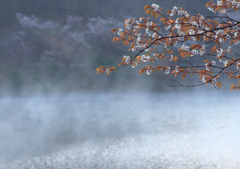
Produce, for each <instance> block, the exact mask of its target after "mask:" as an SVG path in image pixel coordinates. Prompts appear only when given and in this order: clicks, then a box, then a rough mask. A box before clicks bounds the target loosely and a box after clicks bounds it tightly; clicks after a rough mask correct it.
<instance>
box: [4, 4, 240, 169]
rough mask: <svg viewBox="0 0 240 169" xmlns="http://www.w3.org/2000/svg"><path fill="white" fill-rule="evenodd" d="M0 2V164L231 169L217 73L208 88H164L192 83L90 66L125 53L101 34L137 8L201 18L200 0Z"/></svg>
mask: <svg viewBox="0 0 240 169" xmlns="http://www.w3.org/2000/svg"><path fill="white" fill-rule="evenodd" d="M0 1H1V6H0V16H1V17H0V30H1V31H0V169H33V168H34V169H67V168H68V169H78V168H81V169H95V168H96V169H100V168H114V169H115V168H118V169H128V168H129V169H134V168H136V169H141V168H143V169H145V168H149V169H152V168H156V169H160V168H162V169H176V168H188V169H192V168H199V169H203V168H206V169H215V168H218V169H225V168H229V169H235V168H236V169H237V168H240V163H239V158H240V145H239V142H240V135H239V134H238V131H239V128H240V124H239V119H240V114H239V97H238V94H237V92H235V93H234V92H230V91H229V88H230V82H229V81H228V79H227V77H226V78H225V79H224V77H223V78H222V79H221V80H222V82H223V84H224V86H223V88H221V90H216V89H215V88H213V87H212V86H211V85H208V86H201V87H196V88H182V87H179V88H177V87H176V88H175V87H169V86H168V85H167V84H172V85H174V83H173V82H172V81H171V80H170V79H176V80H179V81H180V82H182V83H183V84H197V83H198V82H199V79H198V77H195V76H193V77H191V78H188V77H186V78H185V79H184V81H182V79H181V77H177V78H174V76H173V75H172V76H171V75H165V74H164V73H163V72H162V73H156V72H154V73H153V74H151V75H150V76H148V75H146V74H143V75H139V70H140V68H141V66H138V67H137V68H135V69H132V68H130V67H126V68H124V69H120V70H118V72H114V73H112V74H111V75H109V76H108V77H107V76H105V75H97V74H96V71H95V70H96V68H97V67H99V66H101V65H108V66H110V65H111V66H115V67H117V65H118V64H119V61H121V59H122V57H123V55H133V54H134V53H133V52H131V51H128V48H127V47H126V46H122V45H121V44H120V43H118V44H114V43H112V38H113V37H114V35H113V33H111V30H112V29H114V28H123V27H124V19H127V18H129V17H133V18H134V17H135V18H138V17H141V16H144V17H145V16H146V15H145V14H144V6H145V5H151V4H152V3H157V4H159V6H160V8H163V9H164V10H165V11H167V10H168V9H171V8H172V7H173V6H178V7H180V6H181V7H183V8H184V9H186V10H188V11H189V13H195V11H194V10H196V11H197V12H198V13H201V14H204V15H210V12H209V11H208V10H207V9H206V8H205V7H204V5H205V4H206V3H207V2H208V1H207V0H195V1H188V0H181V1H177V0H161V1H145V0H122V1H111V0H88V1H83V0H50V1H49V0H34V1H33V0H21V1H19V0H7V1H3V0H0ZM200 6H201V7H202V8H200ZM237 16H238V15H237V14H235V13H232V14H231V17H233V18H237V19H238V17H237ZM189 43H192V42H191V41H190V42H189ZM209 47H210V46H207V48H209ZM156 50H160V49H156ZM232 50H233V52H234V50H238V49H234V48H233V49H232ZM174 53H177V50H176V51H174ZM190 61H191V62H192V63H197V62H198V61H199V60H198V59H195V58H191V60H190ZM163 62H164V63H166V64H167V63H168V61H166V60H165V61H163ZM181 64H186V63H181ZM143 66H144V65H143Z"/></svg>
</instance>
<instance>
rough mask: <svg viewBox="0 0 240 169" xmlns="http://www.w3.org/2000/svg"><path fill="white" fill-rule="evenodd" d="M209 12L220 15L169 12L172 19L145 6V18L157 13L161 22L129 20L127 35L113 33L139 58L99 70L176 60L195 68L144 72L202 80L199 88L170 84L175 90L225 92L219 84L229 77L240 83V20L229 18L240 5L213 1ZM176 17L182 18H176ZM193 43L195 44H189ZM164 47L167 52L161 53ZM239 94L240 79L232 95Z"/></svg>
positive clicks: (166, 67) (233, 1) (165, 67)
mask: <svg viewBox="0 0 240 169" xmlns="http://www.w3.org/2000/svg"><path fill="white" fill-rule="evenodd" d="M206 7H207V8H208V9H209V10H210V11H212V12H213V13H214V16H203V15H201V14H195V15H190V14H189V13H188V12H187V11H186V10H184V9H182V8H181V7H179V8H178V7H176V6H175V7H173V9H172V10H169V11H168V12H167V15H170V16H169V17H168V16H165V14H164V13H163V12H162V11H163V9H159V6H158V5H156V4H152V5H151V6H149V5H148V6H145V8H144V9H145V13H147V14H151V17H154V18H153V20H155V21H156V20H157V19H158V18H160V22H159V23H157V22H154V21H151V20H150V19H151V17H148V18H144V17H140V18H139V19H126V20H125V30H123V29H122V28H119V29H113V30H112V32H114V33H117V35H118V36H117V37H114V38H113V42H116V43H117V42H119V41H122V44H123V45H128V46H130V47H129V50H131V51H133V52H136V54H134V55H133V56H124V57H123V59H122V62H121V63H120V64H119V65H118V68H115V67H111V66H101V67H99V68H97V69H96V71H97V73H106V74H107V75H108V74H109V73H111V72H112V71H113V70H116V69H119V68H122V67H125V66H127V65H131V66H132V68H135V67H136V66H137V64H138V63H144V62H151V63H153V62H155V61H156V60H163V59H170V61H174V62H176V63H181V62H180V61H185V62H186V63H187V64H189V66H185V65H177V64H176V63H175V64H172V65H159V66H153V65H147V66H146V67H144V68H142V69H141V70H140V72H139V73H140V74H142V73H144V72H146V74H147V75H150V74H151V73H153V72H154V71H155V70H156V71H159V70H160V71H161V70H164V71H165V74H169V73H171V74H174V75H175V77H176V76H178V75H181V76H182V79H184V78H185V77H186V76H187V75H198V77H199V79H200V80H199V83H198V84H195V85H183V84H181V83H179V82H177V81H175V80H173V81H174V82H176V84H177V85H170V86H173V87H177V86H185V87H194V86H200V85H203V84H209V83H210V84H212V86H213V87H215V88H216V89H219V88H220V87H222V83H221V82H220V80H219V79H220V77H222V76H223V75H228V76H229V79H236V80H239V79H240V74H239V71H240V54H238V53H236V52H234V53H233V52H232V48H238V44H239V43H240V21H238V20H236V19H234V18H232V17H230V16H229V14H231V13H234V12H237V11H240V0H219V1H217V3H213V1H211V2H208V3H207V4H206ZM215 13H216V14H215ZM174 15H177V16H178V17H176V18H173V17H174ZM189 43H191V44H192V45H188V44H189ZM226 44H228V45H226ZM159 47H161V48H162V50H160V51H158V50H157V49H159ZM174 48H178V53H177V54H176V56H173V53H174ZM224 48H225V49H224ZM146 53H147V54H146ZM192 57H194V58H196V57H197V59H198V63H197V64H194V63H192V62H191V59H192ZM189 60H190V61H189ZM170 61H169V62H170ZM169 62H168V63H169ZM163 63H166V62H163ZM235 89H238V90H240V80H239V84H237V85H234V84H232V87H231V90H235Z"/></svg>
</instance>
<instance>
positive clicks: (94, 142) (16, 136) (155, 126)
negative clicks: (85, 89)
mask: <svg viewBox="0 0 240 169" xmlns="http://www.w3.org/2000/svg"><path fill="white" fill-rule="evenodd" d="M239 120H240V114H239V96H238V94H236V92H235V93H234V92H231V93H230V92H228V93H225V92H222V91H215V90H214V91H212V92H201V91H196V92H192V93H179V92H178V93H145V94H139V93H128V94H119V93H108V94H106V93H105V94H104V93H101V94H99V93H98V94H96V93H82V94H81V93H78V94H77V93H75V94H65V95H64V94H54V95H53V94H49V95H39V94H38V95H37V94H36V95H33V96H19V97H8V96H4V97H1V98H0V127H1V130H0V138H1V139H0V150H1V151H0V169H7V168H9V169H14V168H20V169H21V168H22V169H25V168H37V169H38V168H39V169H40V168H46V169H48V168H57V169H59V168H63V169H65V168H84V169H86V168H129V169H132V168H169V169H170V168H208V169H209V168H230V169H231V168H239V167H240V163H239V158H240V144H239V142H240V135H239V129H240V123H239Z"/></svg>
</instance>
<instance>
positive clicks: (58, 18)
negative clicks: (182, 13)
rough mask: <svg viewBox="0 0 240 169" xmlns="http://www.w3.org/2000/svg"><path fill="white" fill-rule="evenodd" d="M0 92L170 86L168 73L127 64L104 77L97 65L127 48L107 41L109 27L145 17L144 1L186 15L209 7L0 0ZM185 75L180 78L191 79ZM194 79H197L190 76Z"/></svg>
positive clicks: (128, 0) (198, 3)
mask: <svg viewBox="0 0 240 169" xmlns="http://www.w3.org/2000/svg"><path fill="white" fill-rule="evenodd" d="M0 2H1V5H0V91H1V92H2V93H4V92H11V93H15V94H19V93H24V92H25V93H31V92H36V91H43V92H51V91H55V90H56V91H62V92H76V91H100V90H104V91H109V90H119V91H122V90H126V89H131V90H135V89H141V88H145V90H153V91H166V90H169V88H168V87H167V83H168V82H169V81H168V80H169V77H170V75H169V76H166V75H165V74H164V72H163V73H154V74H152V75H151V76H147V75H145V74H144V75H141V76H140V75H139V73H138V70H139V68H137V69H136V70H131V68H126V69H122V70H119V72H118V73H113V74H111V75H110V76H109V77H106V76H105V75H102V76H101V75H96V72H95V69H96V68H97V67H98V66H100V65H113V66H114V65H115V66H117V64H118V63H119V61H120V60H121V59H122V57H123V55H126V54H133V53H131V52H129V51H128V48H127V47H123V46H121V44H120V43H119V44H117V45H114V44H113V43H112V38H113V34H112V33H111V32H110V31H111V30H112V29H113V28H120V27H123V21H124V19H126V18H128V17H136V18H138V17H140V16H146V15H145V14H144V9H143V8H144V6H145V5H151V4H152V3H157V4H159V6H160V8H163V9H164V10H165V11H167V10H169V9H172V7H173V6H178V7H183V8H184V9H187V10H188V11H189V13H190V14H195V13H196V12H197V13H202V14H204V15H206V14H207V15H208V14H209V11H208V9H207V8H206V7H204V5H205V4H206V3H207V2H208V1H207V0H193V1H189V0H181V1H178V0H158V1H151V0H149V1H146V0H121V1H116V0H0ZM188 80H189V79H186V80H185V82H192V81H191V80H189V81H188ZM194 80H195V82H197V79H194Z"/></svg>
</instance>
